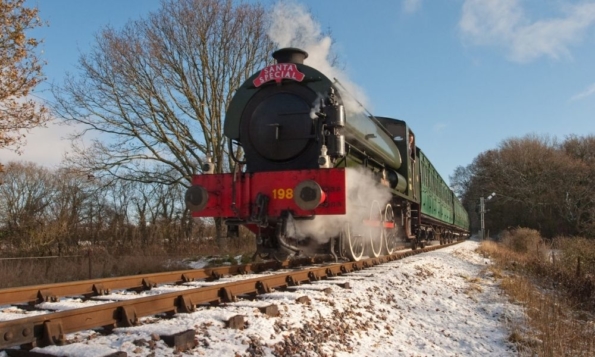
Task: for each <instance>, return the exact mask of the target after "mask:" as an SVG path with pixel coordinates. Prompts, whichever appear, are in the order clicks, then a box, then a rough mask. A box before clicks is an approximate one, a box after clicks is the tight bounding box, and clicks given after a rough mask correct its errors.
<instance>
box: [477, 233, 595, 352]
mask: <svg viewBox="0 0 595 357" xmlns="http://www.w3.org/2000/svg"><path fill="white" fill-rule="evenodd" d="M523 237H524V238H523ZM523 239H526V242H525V243H523ZM587 243H590V244H587ZM564 244H566V245H567V246H572V247H574V246H575V245H576V244H579V243H577V242H573V243H569V242H567V241H565V242H564ZM580 244H582V245H584V244H587V245H589V247H592V246H593V245H595V242H588V241H587V242H580ZM561 246H562V244H561V243H560V247H561ZM548 248H549V247H547V246H546V245H545V244H543V243H542V242H541V238H540V237H538V236H536V235H535V234H534V232H529V234H528V232H527V230H524V231H522V232H521V234H519V235H518V236H515V232H514V231H513V232H511V233H510V234H509V236H508V237H507V240H504V241H503V243H502V244H497V243H494V242H489V241H486V242H483V243H482V244H481V246H480V248H479V252H480V253H481V254H483V255H485V256H489V257H491V258H492V260H493V261H494V262H495V264H494V265H493V266H492V267H490V268H489V270H490V271H491V272H492V273H493V274H494V277H497V278H498V277H499V278H500V279H501V287H502V289H503V290H504V291H505V292H506V293H507V294H508V296H509V298H510V301H511V302H513V303H516V304H519V305H521V306H523V308H524V310H525V313H526V321H525V322H514V323H512V325H511V334H510V336H509V341H510V342H513V343H515V344H516V345H517V346H518V349H519V352H520V355H531V356H533V355H537V356H595V324H594V323H593V320H594V317H593V313H594V312H595V310H594V309H591V308H590V307H591V306H592V305H591V304H590V303H589V302H592V300H593V299H594V298H595V296H593V294H592V291H587V292H585V291H582V294H576V291H575V290H573V289H575V287H576V285H584V284H582V280H581V279H585V278H586V277H585V276H584V273H581V275H580V276H577V275H576V266H575V264H576V263H574V264H571V263H572V262H573V260H572V259H569V260H568V262H566V263H563V262H562V259H559V260H558V262H557V263H555V260H554V261H550V260H549V259H544V257H547V254H545V252H547V249H548ZM588 251H589V250H588V249H586V248H585V247H584V246H583V249H579V250H573V251H572V252H581V253H585V252H588ZM560 254H566V255H565V256H566V257H568V256H571V255H573V254H576V253H572V254H571V253H570V252H566V251H565V250H564V249H563V248H561V251H560ZM586 256H595V254H594V255H589V254H586ZM585 259H586V258H585ZM574 261H576V259H575V260H574ZM586 261H588V259H586ZM567 269H568V270H569V271H566V270H567ZM588 269H590V268H588V267H587V266H585V270H588ZM569 272H570V273H569Z"/></svg>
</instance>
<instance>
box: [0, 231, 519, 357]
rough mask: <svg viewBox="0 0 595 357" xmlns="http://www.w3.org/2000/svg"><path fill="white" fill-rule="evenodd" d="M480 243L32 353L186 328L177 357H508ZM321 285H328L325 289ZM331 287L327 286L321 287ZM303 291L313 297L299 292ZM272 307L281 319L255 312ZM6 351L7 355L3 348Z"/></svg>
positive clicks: (137, 344) (133, 347)
mask: <svg viewBox="0 0 595 357" xmlns="http://www.w3.org/2000/svg"><path fill="white" fill-rule="evenodd" d="M477 246H478V243H477V242H474V241H465V242H463V243H461V244H458V245H455V246H452V247H448V248H445V249H440V250H437V251H434V252H430V253H425V254H421V255H416V256H412V257H408V258H405V259H402V260H399V261H396V262H391V263H389V264H385V265H382V266H376V267H373V268H371V269H367V270H365V271H362V272H356V273H354V274H349V275H346V276H341V277H338V278H337V279H336V282H346V281H347V282H349V283H350V285H351V288H350V289H344V288H341V287H340V286H338V285H337V284H333V283H332V281H334V280H324V281H320V282H317V283H316V284H312V285H304V286H302V287H298V288H297V289H295V290H290V291H285V292H273V293H271V294H266V295H263V296H262V298H261V299H260V300H257V301H254V302H252V301H239V302H237V303H234V304H229V305H231V306H226V307H224V308H221V307H211V308H201V309H200V310H199V311H198V312H195V313H192V314H178V315H176V316H175V317H174V318H171V319H163V320H160V319H156V318H148V319H144V320H143V321H147V322H148V321H151V322H154V321H155V320H158V321H157V322H156V323H151V324H148V323H147V324H144V325H141V326H136V327H132V328H119V329H115V330H114V334H112V335H108V336H102V335H100V334H97V333H95V332H93V331H85V332H81V333H76V334H71V335H68V336H67V337H68V338H69V339H70V340H74V341H78V342H75V343H73V344H70V345H68V346H60V347H58V346H51V347H46V348H37V349H35V351H37V352H43V353H48V354H56V355H62V356H104V355H107V354H109V353H113V352H115V351H125V352H127V353H128V355H129V356H147V355H150V356H170V355H172V354H173V350H172V348H170V347H168V346H167V345H166V344H165V343H164V342H163V341H162V340H160V339H159V338H158V337H157V336H158V335H161V334H172V333H176V332H182V331H186V330H189V329H192V330H194V331H196V335H195V340H196V341H197V343H198V345H197V347H195V348H194V349H192V350H189V351H186V352H184V353H179V354H178V355H180V356H292V355H293V356H507V355H510V356H512V355H516V351H515V349H514V347H513V346H512V345H510V344H509V343H508V342H507V336H508V335H509V332H508V331H507V328H506V323H507V321H509V320H510V319H515V318H518V317H520V316H521V315H522V311H521V310H520V308H519V307H518V306H516V305H511V304H510V303H508V302H507V301H506V298H505V297H504V296H503V295H501V292H500V290H499V288H498V287H497V282H496V281H495V279H494V278H493V277H492V276H491V275H490V274H489V272H488V271H487V269H486V267H487V266H488V264H489V261H488V260H487V259H484V258H482V257H480V256H479V255H478V254H477V253H475V252H474V250H475V248H477ZM324 288H330V293H325V289H324ZM327 292H328V289H327ZM301 296H307V297H308V298H309V302H307V303H298V302H296V298H298V297H301ZM263 303H274V304H276V305H277V306H278V307H279V311H280V316H277V317H270V316H267V315H265V314H262V313H260V311H259V310H258V306H262V305H263ZM237 314H241V315H244V316H245V317H246V321H247V323H246V326H245V328H244V329H243V330H234V329H226V328H225V327H224V325H225V323H224V321H226V320H227V319H229V318H230V317H231V316H234V315H237ZM0 355H3V353H0Z"/></svg>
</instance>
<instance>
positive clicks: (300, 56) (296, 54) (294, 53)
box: [273, 47, 308, 64]
mask: <svg viewBox="0 0 595 357" xmlns="http://www.w3.org/2000/svg"><path fill="white" fill-rule="evenodd" d="M273 58H274V59H276V60H277V63H299V64H303V63H304V60H305V59H306V58H308V52H306V51H304V50H301V49H299V48H295V47H286V48H282V49H280V50H277V51H275V52H273Z"/></svg>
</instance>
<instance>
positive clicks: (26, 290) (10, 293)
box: [0, 258, 323, 306]
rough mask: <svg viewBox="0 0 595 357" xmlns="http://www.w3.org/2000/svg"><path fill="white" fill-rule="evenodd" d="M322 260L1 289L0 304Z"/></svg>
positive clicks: (89, 294)
mask: <svg viewBox="0 0 595 357" xmlns="http://www.w3.org/2000/svg"><path fill="white" fill-rule="evenodd" d="M321 262H323V261H322V260H319V259H318V260H317V259H312V258H304V259H296V260H291V261H284V262H276V261H270V262H264V263H255V264H243V265H230V266H220V267H212V268H204V269H189V270H179V271H172V272H162V273H151V274H139V275H129V276H121V277H114V278H102V279H90V280H80V281H72V282H63V283H53V284H42V285H31V286H22V287H15V288H6V289H0V306H2V305H12V304H20V303H27V304H29V305H35V304H38V303H41V302H44V301H49V302H55V301H58V299H59V298H61V297H67V296H84V297H86V298H90V297H93V296H97V295H106V294H109V293H110V292H111V291H113V290H148V289H151V288H153V287H155V286H157V285H158V284H182V283H185V282H189V281H195V280H204V279H213V280H215V279H218V278H219V277H222V276H225V275H238V274H247V273H260V272H263V271H267V270H276V269H283V268H291V267H296V266H300V265H311V264H315V263H321Z"/></svg>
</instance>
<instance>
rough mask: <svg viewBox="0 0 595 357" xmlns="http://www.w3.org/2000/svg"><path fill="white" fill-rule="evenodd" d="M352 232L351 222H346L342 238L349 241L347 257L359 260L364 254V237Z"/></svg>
mask: <svg viewBox="0 0 595 357" xmlns="http://www.w3.org/2000/svg"><path fill="white" fill-rule="evenodd" d="M352 233H353V232H351V224H349V223H345V227H344V228H343V229H342V230H341V236H342V237H341V238H342V241H343V242H346V243H347V257H348V258H349V259H351V260H353V261H356V262H357V261H359V260H360V259H361V258H362V255H363V254H364V237H363V236H361V235H359V234H352Z"/></svg>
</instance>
